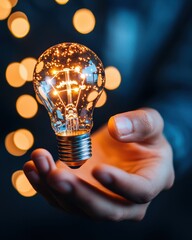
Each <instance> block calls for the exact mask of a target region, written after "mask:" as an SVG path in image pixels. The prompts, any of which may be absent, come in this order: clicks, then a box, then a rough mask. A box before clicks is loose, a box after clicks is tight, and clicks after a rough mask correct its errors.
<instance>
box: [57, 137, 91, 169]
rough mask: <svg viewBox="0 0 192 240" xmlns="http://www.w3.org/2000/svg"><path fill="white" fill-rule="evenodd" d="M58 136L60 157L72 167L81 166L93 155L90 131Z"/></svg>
mask: <svg viewBox="0 0 192 240" xmlns="http://www.w3.org/2000/svg"><path fill="white" fill-rule="evenodd" d="M56 136H57V144H58V154H59V159H60V160H61V161H63V162H65V163H66V164H67V165H68V166H69V167H70V168H79V167H80V166H82V165H83V164H84V163H85V162H86V160H87V159H89V158H90V157H91V156H92V148H91V137H90V134H89V133H85V134H82V135H76V136H62V135H56Z"/></svg>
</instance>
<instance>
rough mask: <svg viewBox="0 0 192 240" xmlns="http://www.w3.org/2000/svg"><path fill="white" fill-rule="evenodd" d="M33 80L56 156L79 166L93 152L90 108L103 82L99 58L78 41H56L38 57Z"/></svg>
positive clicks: (91, 113) (103, 73) (93, 104)
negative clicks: (52, 138)
mask: <svg viewBox="0 0 192 240" xmlns="http://www.w3.org/2000/svg"><path fill="white" fill-rule="evenodd" d="M33 83H34V89H35V92H36V94H37V95H38V96H39V98H40V100H41V101H42V103H43V104H44V106H45V107H46V109H47V110H48V114H49V116H50V119H51V125H52V128H53V130H54V132H55V134H56V138H57V141H58V153H59V159H60V160H61V161H64V162H65V163H66V164H67V165H68V166H70V167H71V168H78V167H80V166H81V165H82V164H83V163H85V162H86V160H87V159H89V158H90V157H91V155H92V152H91V137H90V132H91V129H92V126H93V119H92V118H93V111H94V107H95V105H96V103H97V101H98V99H99V97H100V96H101V93H102V91H103V88H104V84H105V71H104V68H103V64H102V62H101V60H100V59H99V58H98V56H97V55H96V54H95V53H94V52H93V51H91V50H90V49H89V48H87V47H86V46H83V45H81V44H77V43H61V44H58V45H55V46H53V47H51V48H49V49H47V50H46V51H45V52H44V53H43V54H42V55H41V56H40V57H39V59H38V61H37V64H36V66H35V69H34V79H33Z"/></svg>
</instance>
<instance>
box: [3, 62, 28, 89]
mask: <svg viewBox="0 0 192 240" xmlns="http://www.w3.org/2000/svg"><path fill="white" fill-rule="evenodd" d="M5 75H6V79H7V82H8V84H9V85H10V86H12V87H21V86H23V85H24V84H25V80H26V78H27V70H26V68H25V67H24V66H23V65H22V64H20V63H18V62H13V63H10V64H9V65H8V66H7V69H6V73H5Z"/></svg>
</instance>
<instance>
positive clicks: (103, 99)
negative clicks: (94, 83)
mask: <svg viewBox="0 0 192 240" xmlns="http://www.w3.org/2000/svg"><path fill="white" fill-rule="evenodd" d="M106 101H107V94H106V92H105V90H103V92H102V94H101V96H100V98H99V100H98V101H97V103H96V105H95V107H97V108H99V107H102V106H103V105H104V104H105V103H106Z"/></svg>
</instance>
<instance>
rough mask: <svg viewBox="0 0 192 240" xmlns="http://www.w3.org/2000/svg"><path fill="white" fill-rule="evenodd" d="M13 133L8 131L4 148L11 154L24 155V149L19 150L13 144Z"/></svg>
mask: <svg viewBox="0 0 192 240" xmlns="http://www.w3.org/2000/svg"><path fill="white" fill-rule="evenodd" d="M14 134H15V132H10V133H9V134H7V136H6V138H5V148H6V150H7V152H8V153H10V154H11V155H13V156H17V157H19V156H22V155H24V154H25V153H26V150H21V149H19V148H17V147H16V146H15V144H14V141H13V138H14Z"/></svg>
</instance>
